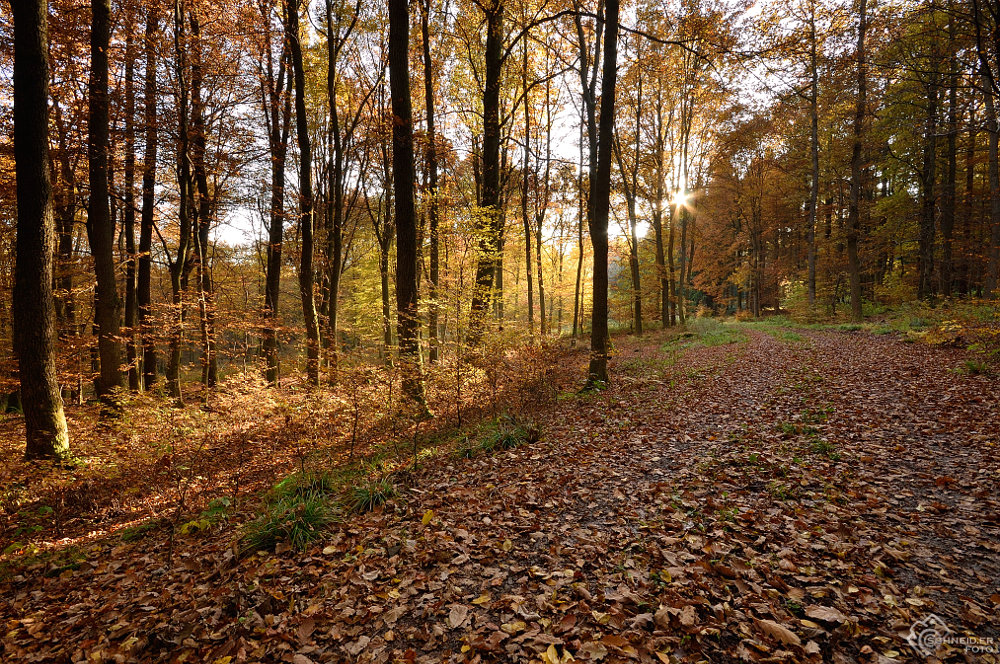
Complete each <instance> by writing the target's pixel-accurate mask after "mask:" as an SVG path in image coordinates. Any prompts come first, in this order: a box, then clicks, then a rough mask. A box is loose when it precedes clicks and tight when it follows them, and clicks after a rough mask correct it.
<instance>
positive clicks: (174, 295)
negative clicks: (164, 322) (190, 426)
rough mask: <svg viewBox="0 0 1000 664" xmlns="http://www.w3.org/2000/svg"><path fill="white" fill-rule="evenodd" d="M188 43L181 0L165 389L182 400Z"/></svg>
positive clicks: (188, 180) (187, 233)
mask: <svg viewBox="0 0 1000 664" xmlns="http://www.w3.org/2000/svg"><path fill="white" fill-rule="evenodd" d="M187 46H188V45H187V43H186V41H185V30H184V12H183V8H182V6H181V0H175V2H174V56H175V62H174V68H175V75H176V78H177V135H178V139H177V188H178V206H177V216H178V226H179V228H178V239H177V253H176V255H175V256H174V260H173V261H171V262H170V296H171V304H172V306H173V309H174V311H173V315H174V320H175V322H174V324H173V325H172V329H171V332H170V356H169V358H168V360H167V391H168V393H169V394H170V396H171V397H173V398H174V399H176V400H177V403H178V404H180V403H182V399H183V397H182V394H181V341H182V339H183V335H184V288H185V286H186V285H187V275H188V270H189V265H188V258H189V256H188V251H189V247H190V242H191V204H192V194H191V190H192V188H193V182H192V180H191V161H190V158H189V152H190V142H191V135H190V132H189V130H188V112H189V104H188V86H187V71H186V70H187V57H186V54H187Z"/></svg>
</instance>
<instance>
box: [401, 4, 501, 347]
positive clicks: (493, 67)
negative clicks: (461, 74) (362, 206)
mask: <svg viewBox="0 0 1000 664" xmlns="http://www.w3.org/2000/svg"><path fill="white" fill-rule="evenodd" d="M503 17H504V2H503V0H493V4H492V7H490V8H489V9H488V10H486V52H485V69H486V80H485V84H484V86H483V166H482V170H483V176H482V177H483V195H482V203H481V210H480V214H479V221H478V228H477V232H478V234H479V243H478V244H479V247H478V248H479V252H478V253H479V257H478V261H477V264H476V281H475V286H474V288H473V295H472V305H471V307H470V311H469V327H468V333H467V335H466V342H467V343H468V344H469V345H471V346H475V345H477V344H478V343H479V341H480V339H481V338H482V335H483V331H484V328H485V325H486V313H487V311H488V310H489V306H490V302H491V301H492V300H493V298H494V288H495V285H496V284H495V279H496V275H497V272H498V270H497V268H498V266H499V265H500V261H501V258H500V256H501V247H500V244H501V238H500V231H501V229H502V228H503V226H502V223H503V220H502V218H501V209H500V203H501V201H500V196H501V191H500V72H501V68H502V65H503V60H502V57H501V49H502V46H503ZM393 101H395V95H393ZM396 205H397V206H398V205H399V202H398V201H397V202H396ZM396 224H397V229H398V227H399V220H398V215H397V222H396ZM397 232H398V231H397ZM397 251H398V248H397Z"/></svg>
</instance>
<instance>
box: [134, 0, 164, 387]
mask: <svg viewBox="0 0 1000 664" xmlns="http://www.w3.org/2000/svg"><path fill="white" fill-rule="evenodd" d="M158 22H159V17H158V15H157V10H156V7H155V5H154V6H151V7H150V8H149V9H148V10H147V13H146V31H145V35H144V42H143V48H144V51H145V67H146V72H145V81H144V88H143V105H144V107H145V109H144V112H143V119H144V123H145V143H146V145H145V148H144V153H143V159H142V212H141V214H140V218H139V259H138V265H137V272H136V310H137V311H136V314H137V315H136V322H137V324H138V326H139V332H140V335H141V337H142V382H143V387H144V388H145V389H147V390H148V389H149V388H150V387H152V386H153V384H154V383H155V382H156V341H155V339H154V336H153V329H152V325H151V322H152V321H151V314H152V312H151V310H150V307H151V305H152V266H153V257H152V255H151V252H152V248H153V212H154V206H155V204H156V200H155V196H156V148H157V140H158V137H157V119H156V94H157V92H156V66H157V64H156V33H157V30H158Z"/></svg>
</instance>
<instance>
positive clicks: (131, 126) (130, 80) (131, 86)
mask: <svg viewBox="0 0 1000 664" xmlns="http://www.w3.org/2000/svg"><path fill="white" fill-rule="evenodd" d="M125 23H126V34H125V183H124V187H125V192H124V196H123V198H124V205H125V211H124V215H123V219H122V223H123V226H124V228H123V232H124V234H125V254H126V257H125V328H126V330H127V333H128V343H127V345H126V352H125V357H126V360H127V362H128V388H129V390H131V391H133V392H138V391H139V389H140V387H141V382H140V379H141V371H142V367H141V366H139V359H140V358H139V336H138V333H139V329H138V320H139V318H138V310H137V309H138V305H139V302H138V294H137V291H136V249H135V34H134V33H135V16H134V13H132V12H130V13H129V15H128V16H127V17H126V18H125Z"/></svg>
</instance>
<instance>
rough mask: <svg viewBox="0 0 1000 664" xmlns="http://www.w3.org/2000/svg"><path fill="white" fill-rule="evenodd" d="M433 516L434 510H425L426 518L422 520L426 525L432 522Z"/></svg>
mask: <svg viewBox="0 0 1000 664" xmlns="http://www.w3.org/2000/svg"><path fill="white" fill-rule="evenodd" d="M433 518H434V510H427V511H426V512H424V518H422V519H421V520H420V522H421V523H422V524H424V525H425V526H426V525H427V524H429V523H430V522H431V519H433Z"/></svg>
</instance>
